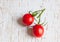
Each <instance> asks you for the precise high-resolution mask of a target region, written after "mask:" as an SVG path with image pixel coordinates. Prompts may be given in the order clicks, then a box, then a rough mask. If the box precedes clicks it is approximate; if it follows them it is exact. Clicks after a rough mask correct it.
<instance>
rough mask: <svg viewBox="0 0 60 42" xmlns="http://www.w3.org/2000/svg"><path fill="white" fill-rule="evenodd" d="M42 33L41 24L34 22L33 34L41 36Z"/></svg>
mask: <svg viewBox="0 0 60 42" xmlns="http://www.w3.org/2000/svg"><path fill="white" fill-rule="evenodd" d="M43 33H44V28H43V26H42V25H40V24H36V25H35V26H33V35H34V36H35V37H42V35H43Z"/></svg>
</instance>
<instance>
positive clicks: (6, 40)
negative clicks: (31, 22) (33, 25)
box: [0, 0, 60, 42]
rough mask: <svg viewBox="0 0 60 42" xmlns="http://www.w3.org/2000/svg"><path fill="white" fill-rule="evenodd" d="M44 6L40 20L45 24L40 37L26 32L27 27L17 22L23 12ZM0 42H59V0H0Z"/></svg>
mask: <svg viewBox="0 0 60 42" xmlns="http://www.w3.org/2000/svg"><path fill="white" fill-rule="evenodd" d="M43 8H46V10H45V12H44V13H43V15H42V17H41V20H42V22H43V21H44V19H45V18H46V21H47V22H48V23H47V26H45V27H44V29H45V33H44V35H43V37H42V39H41V38H35V37H32V36H30V35H28V33H27V30H29V29H27V27H26V26H23V25H22V24H20V25H19V24H18V22H17V21H18V19H19V18H22V16H23V15H24V13H26V12H28V11H30V10H31V11H35V10H39V9H43ZM0 42H60V0H0Z"/></svg>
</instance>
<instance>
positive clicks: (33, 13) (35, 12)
mask: <svg viewBox="0 0 60 42" xmlns="http://www.w3.org/2000/svg"><path fill="white" fill-rule="evenodd" d="M39 11H41V10H37V11H34V12H32V15H33V16H36V15H37V14H38V12H39Z"/></svg>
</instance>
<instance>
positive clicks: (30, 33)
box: [27, 28, 33, 37]
mask: <svg viewBox="0 0 60 42" xmlns="http://www.w3.org/2000/svg"><path fill="white" fill-rule="evenodd" d="M27 34H28V35H29V36H31V37H33V32H32V28H27Z"/></svg>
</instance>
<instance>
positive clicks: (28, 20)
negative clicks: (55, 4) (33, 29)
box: [23, 13, 34, 26]
mask: <svg viewBox="0 0 60 42" xmlns="http://www.w3.org/2000/svg"><path fill="white" fill-rule="evenodd" d="M33 22H34V17H33V16H32V15H31V14H30V13H27V14H25V15H24V16H23V23H24V24H25V25H27V26H29V25H31V24H32V23H33Z"/></svg>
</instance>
